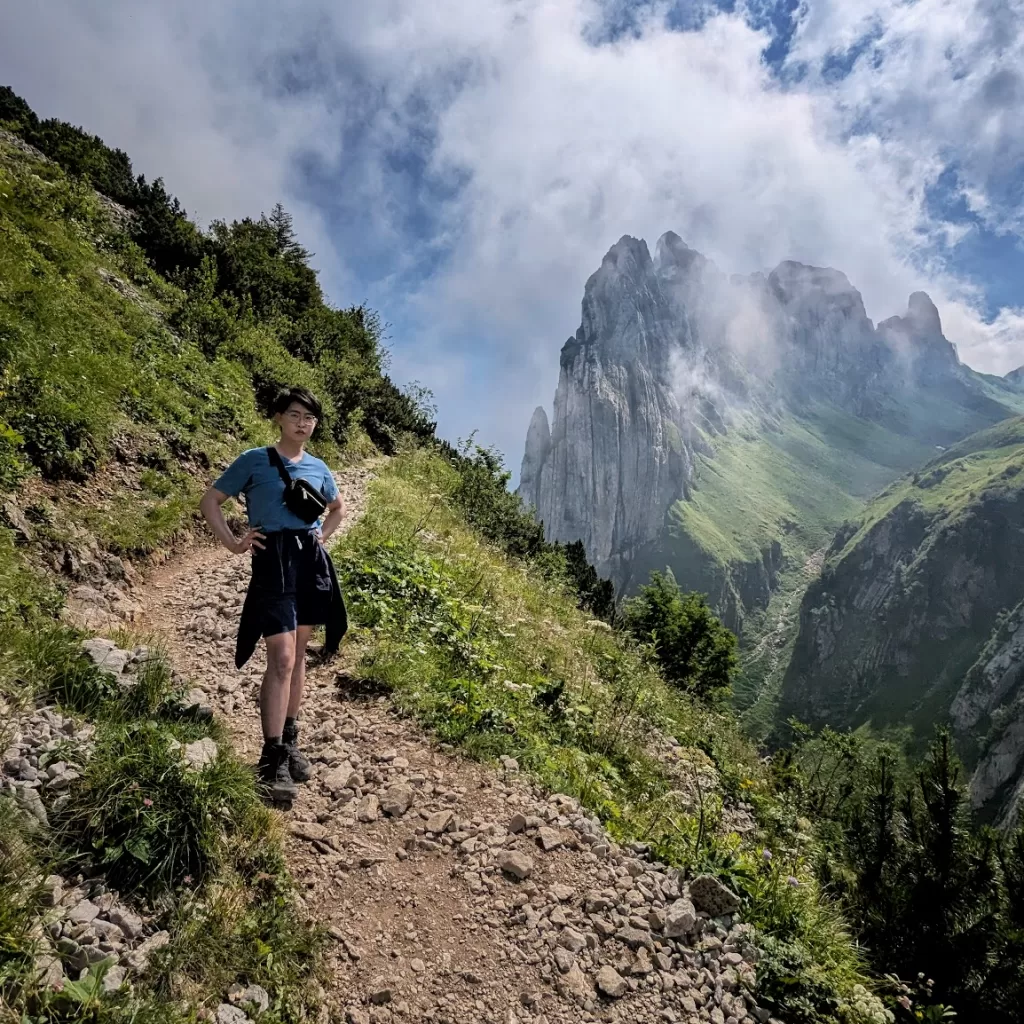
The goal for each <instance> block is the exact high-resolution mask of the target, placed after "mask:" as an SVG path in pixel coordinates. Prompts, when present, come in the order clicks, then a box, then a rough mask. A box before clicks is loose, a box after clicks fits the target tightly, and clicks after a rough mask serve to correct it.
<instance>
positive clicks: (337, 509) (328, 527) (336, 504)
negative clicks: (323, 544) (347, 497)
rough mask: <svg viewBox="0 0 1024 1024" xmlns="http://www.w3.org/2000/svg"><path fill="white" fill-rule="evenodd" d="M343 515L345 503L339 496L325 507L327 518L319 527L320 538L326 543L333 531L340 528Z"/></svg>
mask: <svg viewBox="0 0 1024 1024" xmlns="http://www.w3.org/2000/svg"><path fill="white" fill-rule="evenodd" d="M344 515H345V502H344V500H343V499H342V497H341V495H340V494H339V495H338V496H337V497H336V498H335V499H334V501H332V502H331V503H330V504H329V505H328V506H327V517H326V518H325V519H324V521H323V524H322V525H321V527H320V536H321V538H322V539H323V540H324V541H326V540H327V538H328V537H330V535H331V534H332V533H334V532H335V530H337V529H338V527H339V526H341V520H342V519H343V518H344Z"/></svg>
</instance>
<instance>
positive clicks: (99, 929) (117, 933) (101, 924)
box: [89, 918, 124, 943]
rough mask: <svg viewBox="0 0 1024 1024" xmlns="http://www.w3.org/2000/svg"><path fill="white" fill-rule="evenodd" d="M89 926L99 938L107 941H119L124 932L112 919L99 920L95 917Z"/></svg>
mask: <svg viewBox="0 0 1024 1024" xmlns="http://www.w3.org/2000/svg"><path fill="white" fill-rule="evenodd" d="M89 927H90V928H91V929H92V930H93V932H94V933H95V934H96V935H98V936H99V937H100V938H101V939H104V940H105V941H107V942H118V943H119V942H121V941H122V940H123V939H124V932H122V931H121V929H120V928H118V926H117V925H116V924H114V922H113V921H101V920H100V919H99V918H97V919H96V920H95V921H93V922H92V924H90V925H89Z"/></svg>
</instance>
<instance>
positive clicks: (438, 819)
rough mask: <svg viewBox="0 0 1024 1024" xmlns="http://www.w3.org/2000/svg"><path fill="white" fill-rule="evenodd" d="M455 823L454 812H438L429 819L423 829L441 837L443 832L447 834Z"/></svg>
mask: <svg viewBox="0 0 1024 1024" xmlns="http://www.w3.org/2000/svg"><path fill="white" fill-rule="evenodd" d="M454 823H455V813H454V812H453V811H437V812H435V813H434V814H432V815H430V817H429V818H427V820H426V822H424V825H423V827H424V828H425V829H426V830H427V831H428V832H432V833H434V834H435V835H440V834H441V833H442V832H447V831H448V829H450V828H451V827H452V825H453V824H454Z"/></svg>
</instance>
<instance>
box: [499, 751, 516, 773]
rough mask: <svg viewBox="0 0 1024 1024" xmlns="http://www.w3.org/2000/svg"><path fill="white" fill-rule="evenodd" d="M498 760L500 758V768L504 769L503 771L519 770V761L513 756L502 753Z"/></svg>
mask: <svg viewBox="0 0 1024 1024" xmlns="http://www.w3.org/2000/svg"><path fill="white" fill-rule="evenodd" d="M500 760H501V766H502V768H504V769H505V771H507V772H517V771H519V762H518V761H517V760H516V759H515V758H514V757H509V756H508V755H507V754H502V756H501V758H500Z"/></svg>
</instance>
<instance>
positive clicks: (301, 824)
mask: <svg viewBox="0 0 1024 1024" xmlns="http://www.w3.org/2000/svg"><path fill="white" fill-rule="evenodd" d="M288 831H289V832H291V834H292V835H293V836H298V837H299V839H305V840H306V842H309V843H317V842H320V843H322V842H323V841H324V840H325V839H326V838H327V836H328V835H329V833H328V831H327V826H326V825H318V824H317V823H316V822H315V821H291V822H289V823H288Z"/></svg>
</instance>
